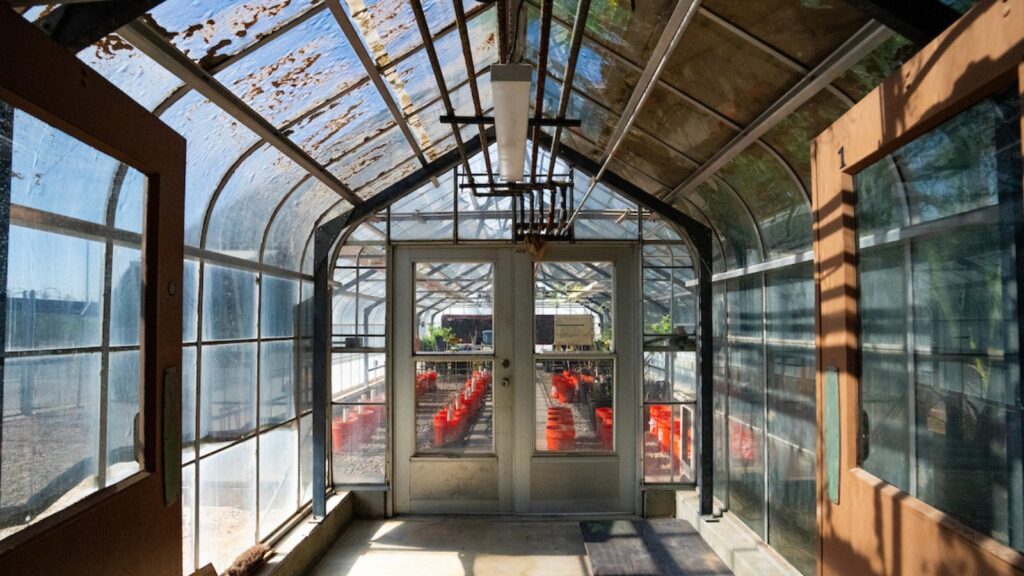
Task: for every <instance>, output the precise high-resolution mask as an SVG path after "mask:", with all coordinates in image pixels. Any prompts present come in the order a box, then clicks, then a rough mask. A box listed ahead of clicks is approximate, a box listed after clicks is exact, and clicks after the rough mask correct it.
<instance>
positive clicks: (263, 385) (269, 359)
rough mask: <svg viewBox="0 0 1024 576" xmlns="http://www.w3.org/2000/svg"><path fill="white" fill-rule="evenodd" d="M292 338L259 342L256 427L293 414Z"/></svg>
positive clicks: (293, 372)
mask: <svg viewBox="0 0 1024 576" xmlns="http://www.w3.org/2000/svg"><path fill="white" fill-rule="evenodd" d="M294 358H295V341H294V340H282V341H279V342H263V343H262V344H260V426H269V425H272V424H277V423H279V422H284V421H285V420H291V419H292V418H294V417H295V387H294V380H295V364H294V362H293V360H294Z"/></svg>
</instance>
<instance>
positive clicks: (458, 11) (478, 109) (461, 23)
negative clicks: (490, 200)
mask: <svg viewBox="0 0 1024 576" xmlns="http://www.w3.org/2000/svg"><path fill="white" fill-rule="evenodd" d="M499 3H500V2H499ZM452 5H453V6H454V7H455V24H456V25H457V26H458V28H459V40H460V41H461V42H462V56H463V58H464V59H465V60H466V74H467V76H468V77H469V93H470V95H472V97H473V110H474V112H475V113H476V115H477V116H483V115H484V111H483V106H481V105H480V89H479V86H478V85H477V82H476V64H475V63H474V62H473V46H472V45H471V44H470V43H469V27H468V26H467V25H466V10H465V8H463V7H462V0H452ZM458 129H459V126H458V124H452V132H455V131H457V130H458ZM477 129H478V130H479V132H480V147H481V149H483V151H484V166H485V167H486V168H487V181H488V182H494V171H493V170H491V152H490V150H488V148H489V146H488V143H487V128H486V127H484V125H483V124H480V125H478V126H477ZM470 177H472V176H470Z"/></svg>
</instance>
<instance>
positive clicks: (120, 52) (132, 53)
mask: <svg viewBox="0 0 1024 576" xmlns="http://www.w3.org/2000/svg"><path fill="white" fill-rule="evenodd" d="M78 58H79V59H80V60H81V61H82V62H85V63H86V64H88V65H89V66H90V67H91V68H92V69H93V70H95V71H97V72H99V73H100V75H102V76H103V77H104V78H106V79H107V80H109V81H110V82H111V83H112V84H113V85H114V86H117V87H118V88H120V89H121V91H122V92H124V93H125V94H127V95H129V96H131V97H132V99H133V100H135V101H136V102H138V103H139V104H141V105H142V107H143V108H145V109H146V110H152V109H154V108H156V106H157V104H160V103H161V102H163V101H164V100H166V99H167V97H168V96H170V95H171V93H172V92H174V90H175V89H176V88H178V87H179V86H181V84H182V83H181V80H178V78H177V77H176V76H174V75H173V74H171V73H170V72H168V71H167V70H166V69H165V68H164V67H163V66H160V65H159V64H157V63H156V62H154V61H153V60H152V59H150V57H149V56H146V55H145V54H143V53H142V51H140V50H138V49H136V48H135V47H134V46H132V45H131V44H129V43H128V42H127V41H125V39H124V38H121V37H120V36H118V35H117V34H111V35H109V36H107V37H105V38H103V39H101V40H100V41H99V42H97V43H95V44H93V45H92V46H89V47H87V48H85V49H84V50H82V51H81V52H79V53H78Z"/></svg>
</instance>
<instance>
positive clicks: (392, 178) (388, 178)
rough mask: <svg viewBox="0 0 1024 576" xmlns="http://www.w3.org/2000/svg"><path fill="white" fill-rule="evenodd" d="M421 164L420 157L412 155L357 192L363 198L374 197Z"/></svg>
mask: <svg viewBox="0 0 1024 576" xmlns="http://www.w3.org/2000/svg"><path fill="white" fill-rule="evenodd" d="M420 166H421V164H420V161H419V159H418V158H415V157H410V158H409V159H408V160H406V161H405V162H402V163H401V164H399V165H398V166H395V167H394V168H392V169H390V170H388V171H387V172H386V173H385V174H383V175H381V176H379V177H378V178H376V179H374V180H373V181H372V182H370V183H369V184H367V185H365V186H363V187H362V188H360V189H359V190H358V191H357V192H358V193H359V195H360V196H362V197H363V198H372V197H373V196H375V195H376V194H379V193H380V192H383V191H384V189H385V188H387V187H388V186H391V185H392V184H394V183H396V182H398V181H399V180H401V179H402V178H405V177H406V176H408V175H410V174H412V173H413V172H415V171H416V170H417V169H419V168H420Z"/></svg>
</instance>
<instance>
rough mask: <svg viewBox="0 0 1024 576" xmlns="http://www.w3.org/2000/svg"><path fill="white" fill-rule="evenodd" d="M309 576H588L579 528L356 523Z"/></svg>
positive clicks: (487, 521) (544, 523) (566, 524)
mask: <svg viewBox="0 0 1024 576" xmlns="http://www.w3.org/2000/svg"><path fill="white" fill-rule="evenodd" d="M310 574H311V576H387V575H392V574H394V575H405V574H410V575H412V574H415V575H416V576H448V575H452V576H471V575H477V576H513V575H515V576H520V575H522V576H525V575H536V576H541V575H551V576H556V575H557V576H589V575H590V565H589V563H588V561H587V553H586V550H584V548H583V535H582V533H581V532H580V525H579V522H578V521H572V520H562V519H554V520H552V519H546V518H545V519H540V518H538V519H536V520H532V519H522V518H516V519H504V518H466V517H461V518H443V517H403V518H400V519H392V520H356V521H355V522H353V523H352V525H351V526H349V527H348V529H347V530H345V533H344V534H342V536H341V538H339V539H338V541H337V542H335V543H334V546H332V547H331V549H330V550H329V551H328V552H327V554H326V555H325V556H324V558H323V560H321V561H320V563H319V564H318V565H317V566H316V568H315V569H314V570H313V571H312V572H311V573H310Z"/></svg>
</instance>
